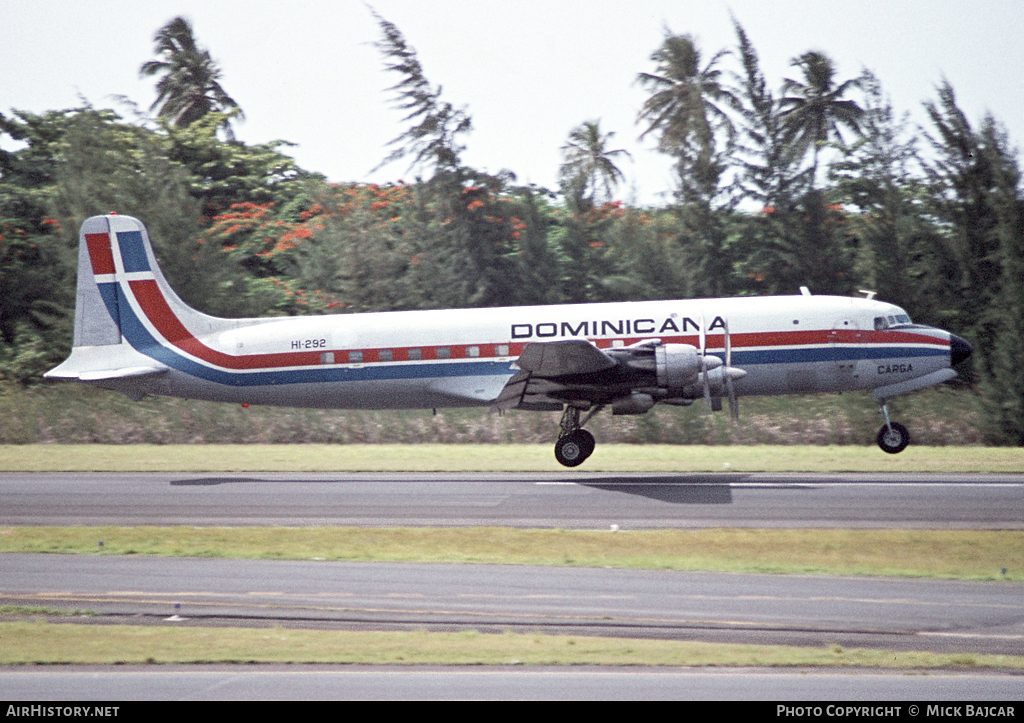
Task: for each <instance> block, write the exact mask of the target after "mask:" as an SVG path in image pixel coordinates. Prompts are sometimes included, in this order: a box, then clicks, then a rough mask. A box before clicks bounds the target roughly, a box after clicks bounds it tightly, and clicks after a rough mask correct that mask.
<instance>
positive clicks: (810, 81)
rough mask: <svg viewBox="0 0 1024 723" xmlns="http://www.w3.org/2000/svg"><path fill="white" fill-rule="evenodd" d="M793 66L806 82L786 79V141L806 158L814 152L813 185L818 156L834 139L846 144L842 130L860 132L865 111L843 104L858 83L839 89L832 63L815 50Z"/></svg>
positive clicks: (851, 103)
mask: <svg viewBox="0 0 1024 723" xmlns="http://www.w3.org/2000/svg"><path fill="white" fill-rule="evenodd" d="M791 65H793V66H796V67H799V68H800V69H801V70H802V71H803V75H804V79H803V80H802V81H799V80H793V79H791V78H786V80H785V83H784V84H783V93H786V94H787V95H786V96H785V97H784V98H783V99H782V101H781V103H782V108H783V116H782V117H783V120H784V122H785V124H786V129H787V130H786V139H787V141H788V142H790V143H793V144H794V151H795V153H796V155H797V156H798V157H800V158H803V157H805V156H806V155H807V151H808V150H810V151H812V157H813V161H812V164H811V169H812V170H811V181H812V183H813V182H815V181H816V180H817V173H818V152H819V151H820V150H821V147H822V146H823V145H825V144H826V143H828V141H829V140H831V139H832V138H833V137H835V138H836V139H838V140H840V141H842V140H843V136H842V132H841V127H846V128H849V129H851V130H853V131H855V132H858V133H859V132H860V119H861V116H863V114H864V111H863V110H862V109H861V107H860V106H859V105H857V103H856V102H855V101H852V100H842V97H843V96H844V95H845V94H846V92H847V91H849V90H851V89H853V88H856V87H858V86H859V84H860V82H859V80H857V79H853V80H847V81H844V82H843V83H840V84H838V85H836V83H835V75H836V69H835V64H834V63H833V62H832V59H831V58H829V57H828V56H827V55H825V54H824V53H821V52H818V51H815V50H812V51H808V52H806V53H804V54H803V55H801V56H800V57H798V58H794V59H793V61H792V63H791Z"/></svg>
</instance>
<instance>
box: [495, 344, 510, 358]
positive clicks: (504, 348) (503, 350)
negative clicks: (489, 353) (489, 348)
mask: <svg viewBox="0 0 1024 723" xmlns="http://www.w3.org/2000/svg"><path fill="white" fill-rule="evenodd" d="M494 356H508V344H498V345H497V346H496V347H494Z"/></svg>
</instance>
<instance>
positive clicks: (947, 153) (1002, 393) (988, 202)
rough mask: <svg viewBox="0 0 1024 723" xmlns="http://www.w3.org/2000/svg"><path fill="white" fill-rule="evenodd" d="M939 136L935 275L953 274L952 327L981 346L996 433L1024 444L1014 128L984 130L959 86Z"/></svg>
mask: <svg viewBox="0 0 1024 723" xmlns="http://www.w3.org/2000/svg"><path fill="white" fill-rule="evenodd" d="M925 108H926V109H927V111H928V115H929V116H930V118H931V121H932V125H933V126H934V129H935V131H936V132H937V135H935V136H932V135H930V134H929V140H930V141H931V144H932V148H933V150H934V155H935V158H934V160H932V161H930V162H929V163H928V164H927V165H926V172H927V175H928V180H929V182H930V185H931V188H930V191H931V192H930V194H929V211H930V212H931V213H932V214H933V215H934V217H935V218H936V219H937V221H938V223H939V224H940V227H941V228H942V230H943V232H944V233H943V234H942V237H941V238H942V240H943V241H944V244H943V246H944V247H943V248H940V249H937V250H936V252H935V253H934V256H933V258H934V259H935V260H936V261H937V262H939V263H935V264H934V266H933V270H932V273H933V274H935V275H936V276H939V277H940V278H942V279H943V280H944V282H945V283H944V284H943V285H942V287H943V289H944V290H945V294H944V296H942V297H940V298H941V300H942V305H943V306H944V308H946V309H948V310H949V312H950V313H949V326H950V327H951V328H952V330H953V331H956V332H958V333H960V334H962V335H963V336H966V337H967V338H968V340H970V341H971V343H972V344H973V345H974V349H975V353H974V355H973V356H972V358H971V362H972V365H973V367H974V369H975V371H976V372H977V374H978V377H979V383H978V387H979V391H980V392H981V397H982V401H983V405H984V408H985V410H986V417H987V421H988V424H989V426H988V429H987V430H986V433H987V434H986V436H987V439H988V441H989V442H991V443H995V444H1015V445H1024V373H1022V371H1021V365H1020V359H1021V356H1022V355H1024V341H1022V340H1024V324H1022V319H1024V283H1022V274H1024V191H1022V188H1021V181H1022V174H1021V170H1020V167H1019V164H1018V161H1017V158H1016V154H1015V153H1014V152H1013V151H1012V150H1011V147H1010V143H1009V139H1008V138H1007V136H1006V133H1005V131H1004V130H1003V129H1002V128H1001V127H1000V126H999V124H998V123H997V122H996V121H995V119H994V118H993V117H992V116H987V117H986V118H985V119H984V120H983V122H982V124H981V129H980V130H978V131H976V130H974V128H973V127H972V126H971V124H970V122H969V121H968V120H967V117H966V116H965V115H964V113H963V111H962V110H961V109H960V107H959V106H958V105H957V103H956V95H955V93H954V92H953V88H952V87H951V86H950V85H949V83H948V82H947V83H943V84H942V86H940V87H939V100H938V102H937V103H932V102H929V103H926V104H925Z"/></svg>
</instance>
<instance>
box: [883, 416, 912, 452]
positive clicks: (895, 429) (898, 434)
mask: <svg viewBox="0 0 1024 723" xmlns="http://www.w3.org/2000/svg"><path fill="white" fill-rule="evenodd" d="M890 427H891V428H890ZM908 444H910V432H908V431H907V428H906V427H904V426H903V425H902V424H897V423H896V422H893V423H892V425H885V424H884V425H882V428H881V429H880V430H878V446H879V447H881V448H882V451H883V452H888V453H889V454H899V453H900V452H902V451H903V450H905V449H906V448H907V445H908Z"/></svg>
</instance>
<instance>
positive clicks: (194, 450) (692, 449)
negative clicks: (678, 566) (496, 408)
mask: <svg viewBox="0 0 1024 723" xmlns="http://www.w3.org/2000/svg"><path fill="white" fill-rule="evenodd" d="M576 469H577V470H578V471H580V472H1002V473H1020V472H1024V449H1021V448H1008V447H910V448H908V449H907V450H906V451H904V452H902V453H901V454H898V455H888V454H885V453H884V452H882V451H881V450H879V449H878V448H877V447H873V446H872V447H849V446H843V447H838V446H829V447H815V446H786V447H775V446H767V445H757V446H745V445H735V446H730V445H712V446H682V445H667V444H644V445H632V444H603V445H602V444H599V445H598V447H597V451H596V452H594V455H593V456H592V457H591V458H590V459H588V460H587V461H586V462H585V463H584V464H583V465H582V466H581V467H578V468H576ZM0 471H3V472H90V471H97V472H99V471H102V472H275V471H276V472H352V471H383V472H436V471H447V472H487V471H492V472H502V471H504V472H555V471H562V472H564V471H566V468H564V467H562V466H560V465H559V464H558V463H557V462H556V461H555V458H554V454H553V452H552V447H551V445H548V444H544V445H540V444H533V445H527V444H410V445H392V444H372V445H369V444H347V445H328V444H245V445H242V444H237V445H220V444H201V445H200V444H195V445H153V444H128V445H103V444H46V445H4V446H0Z"/></svg>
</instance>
